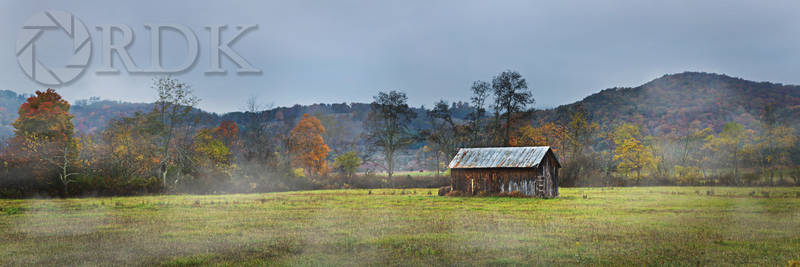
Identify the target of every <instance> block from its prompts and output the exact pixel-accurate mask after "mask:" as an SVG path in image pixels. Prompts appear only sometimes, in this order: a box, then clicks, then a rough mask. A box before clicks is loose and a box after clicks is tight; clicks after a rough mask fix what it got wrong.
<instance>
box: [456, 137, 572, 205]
mask: <svg viewBox="0 0 800 267" xmlns="http://www.w3.org/2000/svg"><path fill="white" fill-rule="evenodd" d="M449 168H450V169H451V170H450V183H451V186H452V188H453V190H460V191H463V192H465V193H467V194H478V193H479V192H481V191H485V192H488V193H502V192H513V191H520V192H522V193H523V194H525V195H528V196H535V197H545V198H552V197H557V196H558V169H560V168H561V164H560V163H559V162H558V158H557V157H556V156H555V154H554V153H553V150H552V149H550V147H549V146H535V147H486V148H462V149H459V150H458V153H457V154H456V156H455V157H454V158H453V160H452V161H451V162H450V165H449Z"/></svg>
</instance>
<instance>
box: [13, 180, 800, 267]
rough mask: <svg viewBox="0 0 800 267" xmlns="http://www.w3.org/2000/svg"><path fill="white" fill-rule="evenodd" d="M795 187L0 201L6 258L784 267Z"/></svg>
mask: <svg viewBox="0 0 800 267" xmlns="http://www.w3.org/2000/svg"><path fill="white" fill-rule="evenodd" d="M707 191H713V195H709V193H708V192H707ZM751 192H754V193H753V196H751ZM762 192H767V194H768V197H765V196H764V195H763V193H762ZM799 192H800V188H797V187H794V188H708V187H639V188H562V189H561V198H559V199H520V198H494V197H487V198H450V197H438V196H436V192H435V189H410V190H409V189H406V190H399V189H398V190H389V189H387V190H371V194H370V191H368V190H330V191H303V192H286V193H273V194H248V195H212V196H195V195H179V196H150V197H124V198H116V197H115V198H84V199H51V200H0V207H2V210H0V265H53V264H55V265H165V266H195V265H271V266H272V265H327V266H341V265H392V266H394V265H453V264H458V265H499V266H514V265H636V266H642V265H761V266H774V265H779V266H780V265H786V264H787V263H788V262H789V261H791V260H800V197H798V193H799ZM429 193H430V194H431V195H429ZM583 195H586V197H587V198H586V199H584V198H583Z"/></svg>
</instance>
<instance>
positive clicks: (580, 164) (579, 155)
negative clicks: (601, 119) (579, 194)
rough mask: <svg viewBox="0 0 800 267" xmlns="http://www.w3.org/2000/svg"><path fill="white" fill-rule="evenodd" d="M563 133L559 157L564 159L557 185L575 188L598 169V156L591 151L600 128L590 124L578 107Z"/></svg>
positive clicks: (580, 106) (583, 111) (582, 110)
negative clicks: (562, 144) (562, 145)
mask: <svg viewBox="0 0 800 267" xmlns="http://www.w3.org/2000/svg"><path fill="white" fill-rule="evenodd" d="M565 128H566V129H565V131H564V141H563V143H564V147H563V148H562V152H561V157H562V158H563V159H564V160H563V162H562V163H561V164H562V166H563V169H562V172H561V175H560V179H561V181H559V184H561V185H564V186H575V185H577V183H578V180H579V179H582V178H585V177H586V176H588V175H587V174H588V173H589V172H591V171H593V170H597V169H599V168H600V167H601V166H599V165H600V164H599V162H600V160H598V158H600V155H596V154H595V151H594V150H593V145H594V141H595V139H596V133H597V131H598V129H599V128H600V127H599V126H598V124H597V123H590V122H589V120H588V118H587V116H586V111H585V110H584V109H583V106H582V105H579V106H578V107H577V108H576V110H575V111H574V112H573V113H572V114H571V116H570V122H569V123H568V124H567V125H566V127H565Z"/></svg>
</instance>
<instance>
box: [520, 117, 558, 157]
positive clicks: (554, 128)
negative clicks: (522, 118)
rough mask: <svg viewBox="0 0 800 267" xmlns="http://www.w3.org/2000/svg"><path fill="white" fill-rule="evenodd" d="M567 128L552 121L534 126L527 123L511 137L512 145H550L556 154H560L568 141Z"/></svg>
mask: <svg viewBox="0 0 800 267" xmlns="http://www.w3.org/2000/svg"><path fill="white" fill-rule="evenodd" d="M566 131H567V128H566V127H564V126H561V125H557V124H555V123H552V122H548V123H545V124H543V125H542V126H539V127H536V128H534V127H533V126H530V125H525V126H523V127H522V128H520V129H519V130H517V134H516V135H514V136H512V137H511V145H512V146H549V147H551V148H552V149H553V151H554V152H556V154H560V153H559V152H560V151H561V149H562V147H564V144H565V142H566V139H565V138H566V135H567V132H566Z"/></svg>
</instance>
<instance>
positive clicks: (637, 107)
mask: <svg viewBox="0 0 800 267" xmlns="http://www.w3.org/2000/svg"><path fill="white" fill-rule="evenodd" d="M534 92H536V91H535V90H534ZM766 105H773V106H774V107H775V108H776V117H777V119H778V121H779V122H782V123H785V124H787V125H797V124H798V123H800V86H795V85H782V84H777V83H769V82H753V81H747V80H743V79H740V78H734V77H729V76H726V75H720V74H712V73H702V72H684V73H680V74H671V75H665V76H662V77H661V78H658V79H655V80H653V81H650V82H648V83H645V84H643V85H641V86H638V87H634V88H611V89H605V90H602V91H600V92H599V93H596V94H593V95H590V96H588V97H586V98H584V99H583V100H581V101H578V102H576V103H573V104H569V105H563V106H560V107H558V108H555V109H551V110H541V111H537V112H535V115H534V120H536V121H540V122H541V121H544V122H559V123H564V124H565V123H567V121H568V120H569V114H570V112H571V111H572V110H574V109H576V108H577V107H578V106H583V108H584V109H585V110H586V111H587V113H588V114H589V116H590V117H591V120H592V121H595V122H597V123H599V124H600V125H601V126H612V125H616V124H620V123H625V122H627V123H636V124H639V125H643V126H645V127H646V128H647V129H649V130H650V132H651V133H654V134H657V133H658V134H663V133H670V132H673V131H679V130H680V129H687V128H705V127H712V128H714V129H715V130H719V129H720V128H722V126H723V125H725V123H728V122H731V121H734V122H737V123H741V124H743V125H745V127H747V128H751V129H758V128H759V127H760V120H761V116H762V115H763V112H764V108H765V106H766Z"/></svg>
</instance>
